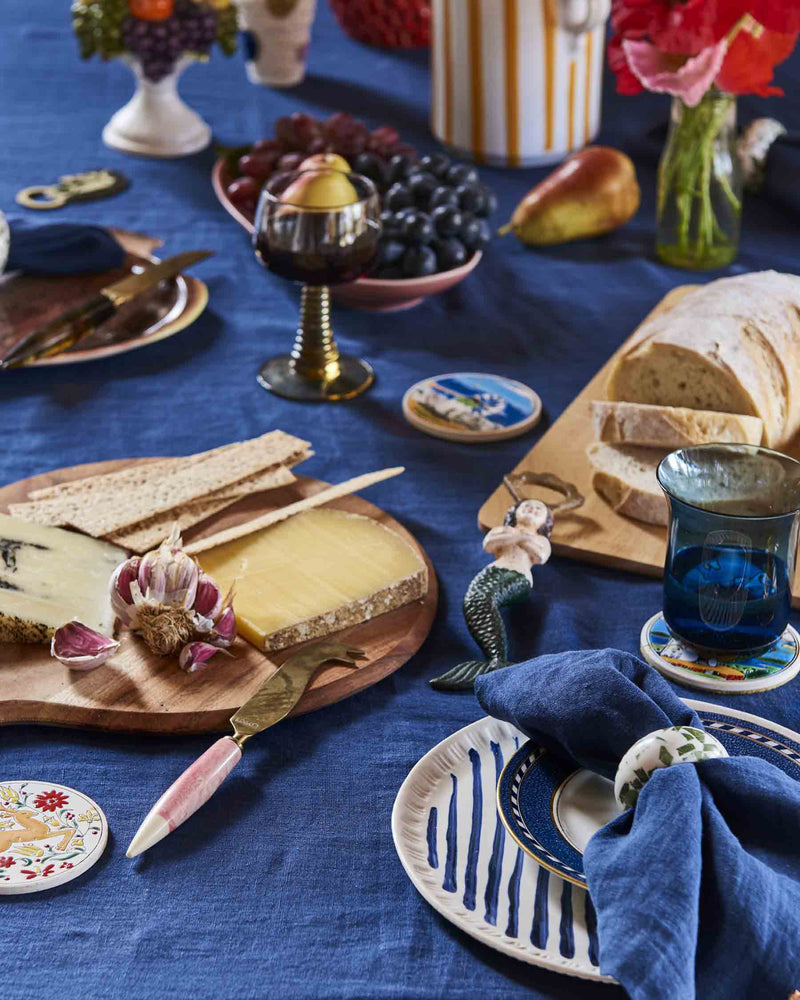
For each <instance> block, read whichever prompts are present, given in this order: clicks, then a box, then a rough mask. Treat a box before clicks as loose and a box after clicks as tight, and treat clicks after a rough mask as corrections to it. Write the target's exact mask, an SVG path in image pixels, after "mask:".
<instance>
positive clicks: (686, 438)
mask: <svg viewBox="0 0 800 1000" xmlns="http://www.w3.org/2000/svg"><path fill="white" fill-rule="evenodd" d="M591 412H592V422H593V424H594V431H595V437H596V438H597V440H598V441H608V442H610V443H619V444H635V445H643V446H645V447H655V448H685V447H687V446H689V445H695V444H717V443H725V444H728V443H730V444H761V436H762V434H763V431H764V424H763V422H762V421H761V420H760V419H759V418H758V417H746V416H743V415H741V414H737V413H715V412H714V411H712V410H690V409H688V408H687V407H682V406H653V405H651V404H649V403H622V402H611V401H608V400H598V399H596V400H593V401H592V403H591Z"/></svg>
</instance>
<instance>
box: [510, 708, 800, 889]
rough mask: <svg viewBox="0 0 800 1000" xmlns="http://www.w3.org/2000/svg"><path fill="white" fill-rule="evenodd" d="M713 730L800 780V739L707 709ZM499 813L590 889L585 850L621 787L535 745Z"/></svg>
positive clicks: (518, 757)
mask: <svg viewBox="0 0 800 1000" xmlns="http://www.w3.org/2000/svg"><path fill="white" fill-rule="evenodd" d="M699 715H700V718H701V719H702V721H703V725H704V726H705V728H706V729H707V730H709V731H710V732H712V733H713V734H714V736H716V737H717V739H718V740H719V741H720V742H721V743H722V745H723V746H724V747H725V749H726V750H727V751H728V754H729V755H730V756H731V757H761V758H762V759H764V760H767V761H769V762H770V763H771V764H774V765H775V766H776V767H778V768H780V769H781V770H782V771H784V772H785V773H786V774H788V775H789V776H790V777H792V778H795V779H797V780H800V736H798V734H796V733H792V732H791V731H790V730H786V729H783V728H782V727H780V726H775V727H774V728H773V727H772V726H771V724H770V723H769V722H767V720H763V724H759V723H756V722H753V721H752V718H753V717H752V716H748V717H746V718H744V719H742V718H740V717H739V715H738V714H737V713H734V712H733V711H731V712H730V713H728V712H725V711H717V712H710V711H706V710H704V711H700V712H699ZM497 808H498V812H499V814H500V818H501V819H502V821H503V824H504V825H505V827H506V829H507V830H508V832H509V833H510V834H511V836H512V837H513V838H514V840H515V841H516V842H517V844H519V846H520V847H521V848H522V850H523V851H525V852H526V854H529V855H530V856H531V857H532V858H533V859H534V860H535V861H537V862H538V863H539V864H540V865H542V866H543V867H545V868H547V869H549V870H550V871H552V872H555V874H557V875H560V876H561V877H562V878H563V879H566V880H567V881H568V882H572V883H573V884H575V885H579V886H583V887H584V888H586V876H585V875H584V871H583V849H584V848H585V846H586V843H587V842H588V840H589V837H591V836H592V834H593V833H595V832H596V831H597V830H599V829H600V827H602V826H604V825H605V824H606V823H608V822H610V821H611V820H612V819H613V818H614V817H615V816H616V815H619V813H620V811H621V810H620V809H619V807H618V806H617V805H616V803H615V801H614V785H613V782H611V781H608V780H607V779H606V778H602V777H600V776H599V775H596V774H593V773H592V772H590V771H587V770H586V769H585V768H581V767H579V765H578V764H577V763H576V762H575V761H574V760H571V759H570V758H569V757H566V756H560V755H558V754H555V753H553V752H551V751H548V750H546V749H544V748H543V747H541V746H539V744H537V743H535V742H534V741H533V740H529V741H528V742H527V743H525V744H524V745H523V746H521V747H520V748H519V750H518V751H517V752H516V753H515V754H514V756H513V757H512V758H511V759H510V760H509V762H508V764H506V766H505V768H504V769H503V772H502V774H501V775H500V780H499V781H498V783H497Z"/></svg>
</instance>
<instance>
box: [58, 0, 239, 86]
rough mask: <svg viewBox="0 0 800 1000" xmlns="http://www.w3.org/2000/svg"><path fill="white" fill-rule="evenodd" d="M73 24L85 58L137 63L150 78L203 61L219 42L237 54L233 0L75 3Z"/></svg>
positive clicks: (82, 0) (98, 0)
mask: <svg viewBox="0 0 800 1000" xmlns="http://www.w3.org/2000/svg"><path fill="white" fill-rule="evenodd" d="M72 25H73V28H74V30H75V34H76V35H77V38H78V43H79V45H80V51H81V56H82V58H84V59H89V58H90V57H91V56H93V55H99V56H100V57H101V58H102V59H113V58H116V57H117V56H123V55H129V56H133V57H135V58H136V59H138V60H139V62H140V63H141V67H142V71H143V73H144V76H145V78H146V79H148V80H151V81H153V82H157V81H158V80H162V79H164V78H165V77H166V76H168V75H169V74H170V73H172V72H173V70H174V69H175V66H176V63H177V62H178V59H179V58H180V57H181V56H183V55H187V56H191V57H193V58H195V59H205V58H207V57H208V54H209V52H210V50H211V46H212V45H214V43H217V44H218V45H219V47H220V48H221V49H222V51H223V52H224V53H225V54H226V55H232V54H233V53H234V51H235V50H236V30H237V29H236V8H235V7H234V6H233V4H232V3H231V2H230V0H211V2H196V0H76V2H75V3H74V4H73V5H72Z"/></svg>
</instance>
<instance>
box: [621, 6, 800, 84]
mask: <svg viewBox="0 0 800 1000" xmlns="http://www.w3.org/2000/svg"><path fill="white" fill-rule="evenodd" d="M748 14H749V15H750V16H751V17H752V18H753V19H754V20H755V21H757V22H758V24H759V25H761V27H762V28H764V29H765V30H763V31H762V32H761V33H760V34H758V33H756V34H758V37H755V34H754V33H751V31H749V30H748V28H747V27H746V26H745V27H744V28H742V29H741V30H739V31H738V32H737V33H736V34H735V37H734V38H733V40H732V42H731V44H730V47H729V49H728V52H727V55H726V57H725V60H724V62H723V65H722V69H721V70H720V72H719V74H718V76H717V77H716V79H715V80H714V84H715V85H716V86H717V87H718V88H719V89H720V90H724V91H727V92H728V93H732V94H759V95H761V96H768V95H770V94H782V93H783V91H781V90H780V89H779V88H777V87H774V86H772V76H773V70H774V67H775V66H777V65H778V63H780V62H783V60H784V59H786V58H787V56H788V55H789V53H790V52H791V51H792V49H793V48H794V45H795V43H796V41H797V35H798V32H800V4H798V3H797V0H613V5H612V11H611V26H612V29H613V31H614V35H613V37H612V38H611V40H610V42H609V46H608V61H609V65H610V67H611V69H612V70H613V71H614V73H615V74H616V77H617V90H618V91H619V92H620V93H621V94H638V93H641V91H642V90H644V89H646V88H645V86H644V85H643V84H642V82H641V79H640V74H639V75H637V74H635V73H634V72H633V69H632V68H631V65H630V61H629V59H628V55H627V54H626V52H625V49H624V46H623V42H624V41H629V40H630V41H646V42H650V43H651V44H652V45H654V46H655V47H656V48H657V49H658V50H660V51H661V52H663V53H665V54H667V55H671V56H678V55H680V56H683V57H686V58H689V57H692V56H697V55H699V54H700V53H701V52H703V51H707V50H709V49H710V48H711V47H712V46H715V45H717V44H718V43H719V42H721V41H722V40H723V39H725V38H726V37H727V36H728V35H729V34H730V33H731V32H732V31H733V30H734V29H735V28H736V27H737V25H739V23H740V22H741V20H742V18H743V17H744V16H745V15H748Z"/></svg>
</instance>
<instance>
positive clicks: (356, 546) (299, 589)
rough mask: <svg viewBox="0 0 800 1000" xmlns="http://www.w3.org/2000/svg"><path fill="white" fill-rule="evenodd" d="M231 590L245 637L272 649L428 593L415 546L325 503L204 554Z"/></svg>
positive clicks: (216, 576)
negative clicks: (324, 506) (326, 505)
mask: <svg viewBox="0 0 800 1000" xmlns="http://www.w3.org/2000/svg"><path fill="white" fill-rule="evenodd" d="M200 564H201V566H202V567H203V569H204V570H205V571H206V572H207V573H209V574H210V575H211V576H213V577H214V579H215V580H216V581H217V583H218V585H219V586H220V587H221V588H222V589H223V590H226V589H227V588H228V587H230V586H231V585H233V586H234V590H235V593H234V610H235V612H236V620H237V624H238V627H239V630H240V632H241V634H242V635H243V636H244V638H246V639H247V640H248V641H250V642H252V643H253V644H254V645H256V646H258V647H259V648H261V649H264V650H267V651H274V650H277V649H284V648H286V647H287V646H293V645H295V644H296V643H299V642H304V641H306V640H308V639H317V638H321V637H322V636H326V635H330V634H331V633H333V632H338V631H340V630H341V629H344V628H349V627H351V626H353V625H358V624H360V623H361V622H364V621H368V620H369V619H371V618H374V617H376V616H377V615H382V614H386V613H387V612H389V611H393V610H395V608H399V607H402V606H403V605H404V604H408V603H409V602H411V601H414V600H418V599H419V598H421V597H423V596H424V595H425V593H426V592H427V587H428V573H427V568H426V566H425V562H424V561H423V559H422V558H421V556H420V555H419V553H418V552H417V550H416V549H415V548H414V547H413V546H411V545H409V544H408V542H406V541H405V539H403V538H401V537H400V536H399V535H398V534H397V533H396V532H394V531H392V530H391V529H389V528H386V527H385V526H384V525H382V524H380V523H379V522H377V521H374V520H372V519H371V518H368V517H362V516H361V515H358V514H348V513H345V512H344V511H339V510H333V509H329V508H321V509H318V510H310V511H306V512H304V513H302V514H297V515H295V516H294V517H292V518H290V519H288V520H287V521H283V522H281V523H279V524H275V525H273V526H272V527H270V528H267V529H265V530H264V531H261V532H257V533H255V534H252V535H248V536H246V537H244V538H241V539H237V540H236V541H232V542H228V543H227V544H225V545H221V546H218V547H217V548H215V549H212V550H210V551H209V552H205V553H203V554H202V555H201V556H200Z"/></svg>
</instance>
